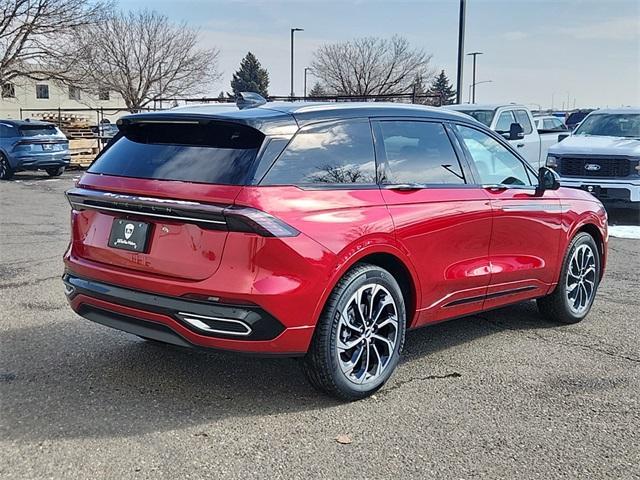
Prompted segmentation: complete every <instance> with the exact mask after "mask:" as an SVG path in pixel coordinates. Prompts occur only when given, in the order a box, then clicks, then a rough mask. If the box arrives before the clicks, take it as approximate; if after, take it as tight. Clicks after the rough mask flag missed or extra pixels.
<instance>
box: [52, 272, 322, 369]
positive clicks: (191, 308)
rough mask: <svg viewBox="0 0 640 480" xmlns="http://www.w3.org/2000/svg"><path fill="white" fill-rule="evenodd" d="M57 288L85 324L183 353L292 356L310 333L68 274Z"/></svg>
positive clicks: (241, 308) (248, 312) (266, 318)
mask: <svg viewBox="0 0 640 480" xmlns="http://www.w3.org/2000/svg"><path fill="white" fill-rule="evenodd" d="M63 282H64V284H65V293H66V294H67V299H68V301H69V304H70V305H71V308H73V310H74V311H75V312H76V313H78V314H79V315H81V316H83V317H85V318H87V319H88V320H91V321H93V322H96V323H100V324H102V325H106V326H108V327H111V328H115V329H118V330H123V331H125V332H129V333H133V334H135V335H139V336H142V337H147V338H151V339H154V340H158V341H162V342H166V343H171V344H174V345H179V346H183V347H201V348H214V349H220V350H229V351H235V352H244V353H251V354H258V355H273V354H277V355H287V356H294V355H302V354H304V353H305V352H306V349H307V346H308V344H309V341H310V337H311V335H312V334H313V328H312V327H293V328H292V327H290V328H286V327H285V326H284V325H283V324H282V323H281V322H279V321H278V320H277V319H276V318H274V317H273V316H271V315H270V314H269V313H268V312H266V311H264V310H263V309H261V308H260V307H258V306H253V305H227V304H221V303H216V302H208V301H199V300H198V301H196V300H191V299H185V298H181V297H169V296H163V295H157V294H153V293H147V292H141V291H136V290H132V289H128V288H123V287H119V286H115V285H110V284H106V283H102V282H98V281H95V280H89V279H86V278H81V277H79V276H77V275H74V274H72V273H65V275H64V276H63Z"/></svg>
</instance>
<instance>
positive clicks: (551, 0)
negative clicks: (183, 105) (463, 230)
mask: <svg viewBox="0 0 640 480" xmlns="http://www.w3.org/2000/svg"><path fill="white" fill-rule="evenodd" d="M120 5H121V7H122V8H123V9H133V10H135V9H143V8H148V9H152V10H157V11H159V12H161V13H163V14H165V15H167V16H168V17H169V18H170V19H171V20H175V21H184V22H187V24H188V25H189V26H192V27H194V28H197V29H198V30H199V32H200V38H201V41H202V44H203V45H206V46H207V47H216V48H218V49H219V50H220V57H219V69H220V71H221V73H222V76H221V78H220V80H219V81H217V82H215V83H214V84H213V85H212V86H211V92H210V93H211V95H212V96H217V95H218V93H219V92H220V91H221V90H225V91H230V90H231V88H230V85H229V82H230V80H231V75H232V74H233V72H234V71H235V70H237V68H238V66H239V63H240V61H241V60H242V58H243V57H244V55H246V53H247V52H248V51H251V52H253V53H254V54H255V55H256V56H257V57H258V60H259V61H260V62H261V63H262V65H263V67H265V68H267V70H268V71H269V76H270V88H269V93H270V94H271V95H288V93H289V89H290V28H293V27H296V28H303V29H304V31H303V32H298V33H296V37H295V69H294V82H295V92H296V94H298V95H301V94H302V91H303V75H304V74H303V72H304V67H305V66H309V65H310V63H311V61H312V59H313V52H314V50H315V49H317V48H318V47H319V46H321V45H323V44H326V43H334V42H340V41H346V40H350V39H353V38H358V37H366V36H375V37H385V38H389V37H391V36H393V35H401V36H404V37H405V38H407V39H408V40H409V42H410V43H411V44H412V46H414V47H417V48H422V49H424V51H425V52H428V53H430V54H432V55H433V58H432V65H433V67H434V69H436V70H437V71H439V70H441V69H444V70H445V73H446V74H447V75H448V76H449V78H450V79H451V81H452V82H453V83H454V84H455V78H456V63H457V59H456V58H457V57H456V55H457V38H458V7H459V1H458V0H415V1H393V0H386V1H379V0H368V1H367V0H342V1H333V0H332V1H326V0H314V1H309V0H298V1H279V0H271V1H266V0H264V1H258V0H251V1H249V0H237V1H236V0H121V2H120ZM465 51H466V52H472V51H480V52H483V54H482V55H480V56H478V63H477V81H488V80H490V82H488V83H483V84H480V85H477V87H476V101H477V102H478V103H493V102H518V103H523V104H527V105H529V106H530V107H532V108H538V107H542V108H549V107H551V106H553V107H555V108H562V107H563V106H566V105H567V104H568V105H569V106H570V107H573V106H574V104H575V106H576V107H607V106H609V107H614V106H621V105H634V106H638V105H640V0H511V1H508V0H467V17H466V36H465ZM471 73H472V72H471V57H467V58H466V61H465V67H464V81H463V85H464V89H463V98H464V101H465V102H466V101H467V100H468V98H467V97H468V93H469V84H470V83H471V81H472V80H471V78H472V77H471ZM314 81H315V79H314V78H313V77H312V75H311V74H309V77H308V88H309V89H310V88H311V85H312V84H313V83H314ZM552 102H553V104H552Z"/></svg>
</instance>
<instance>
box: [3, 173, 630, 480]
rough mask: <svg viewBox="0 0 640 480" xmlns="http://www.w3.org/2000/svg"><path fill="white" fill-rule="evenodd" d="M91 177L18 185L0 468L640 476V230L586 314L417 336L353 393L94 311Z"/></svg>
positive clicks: (193, 474)
mask: <svg viewBox="0 0 640 480" xmlns="http://www.w3.org/2000/svg"><path fill="white" fill-rule="evenodd" d="M78 175H79V173H78V172H67V173H65V174H64V175H63V176H62V177H60V178H57V179H49V178H48V177H46V175H41V174H39V173H26V174H17V175H16V180H15V181H13V182H3V183H2V184H0V197H1V198H2V210H1V213H0V239H1V242H2V243H1V244H0V407H1V408H0V477H2V478H203V477H206V476H209V477H214V478H215V477H224V478H251V477H260V478H277V477H287V478H319V477H322V478H392V477H395V478H408V477H413V478H447V479H448V478H456V479H467V478H478V477H486V478H571V479H576V478H604V477H610V478H625V479H626V478H640V466H639V465H640V433H639V432H640V408H639V407H638V405H639V400H640V399H639V396H640V395H639V392H640V347H639V345H640V313H638V312H639V310H640V300H639V299H638V292H639V291H640V275H639V274H638V271H639V270H640V255H639V254H640V240H631V239H619V238H612V239H611V242H610V249H609V252H610V257H609V266H608V271H607V273H606V277H605V281H604V283H603V284H602V285H601V288H600V291H599V293H598V297H597V299H596V303H595V306H594V309H593V311H592V312H591V314H590V315H589V316H588V317H587V319H586V320H585V321H583V322H582V323H580V324H577V325H569V326H557V325H554V324H550V323H548V322H545V321H544V320H543V319H542V318H541V317H540V316H539V315H538V313H537V310H536V308H535V304H534V303H533V302H531V303H527V304H523V305H517V306H513V307H509V308H505V309H502V310H498V311H493V312H488V313H485V314H483V315H477V316H472V317H466V318H462V319H459V320H454V321H451V322H448V323H443V324H439V325H436V326H433V327H428V328H424V329H421V330H417V331H413V332H411V333H409V334H408V338H407V342H406V346H405V352H404V360H403V362H402V364H401V365H400V367H399V368H398V370H397V372H396V373H395V374H394V376H393V377H392V378H391V380H390V382H389V383H388V384H387V385H386V386H385V387H384V389H383V390H381V391H380V392H378V393H377V394H376V395H375V396H373V397H372V398H370V399H367V400H364V401H360V402H355V403H351V404H342V403H339V402H336V401H335V400H332V399H329V398H327V397H324V396H321V395H319V394H318V393H316V392H315V391H314V390H313V389H312V388H311V387H310V386H309V385H308V383H307V381H306V379H305V378H304V376H303V375H302V372H301V371H300V368H299V366H298V364H297V362H296V361H295V360H292V359H256V358H250V357H244V356H234V355H230V354H224V353H216V352H212V353H201V352H191V351H184V350H181V349H179V348H171V347H163V346H159V345H156V344H153V343H149V342H145V341H143V340H141V339H138V338H137V337H134V336H131V335H129V334H126V333H122V332H119V331H115V330H110V329H108V328H106V327H102V326H99V325H96V324H92V323H91V322H89V321H87V320H84V319H82V318H80V317H78V316H77V315H75V314H74V313H73V312H72V311H71V310H70V308H68V306H67V303H66V300H65V297H64V294H63V289H62V283H61V281H60V276H61V274H62V260H61V257H62V253H63V251H64V249H65V248H66V246H67V242H68V229H69V206H68V204H67V202H66V200H65V198H64V196H63V191H64V190H66V189H67V188H69V187H70V186H72V185H73V180H74V177H76V176H78ZM612 219H613V221H616V217H612ZM623 220H625V219H624V218H623ZM338 436H345V437H344V439H343V440H345V441H346V443H339V442H337V441H336V437H338ZM349 441H350V443H349Z"/></svg>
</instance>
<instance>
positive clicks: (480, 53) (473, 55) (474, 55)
mask: <svg viewBox="0 0 640 480" xmlns="http://www.w3.org/2000/svg"><path fill="white" fill-rule="evenodd" d="M467 55H471V56H472V57H473V80H472V83H471V85H473V97H472V98H471V103H476V85H477V83H476V57H477V56H478V55H482V52H471V53H467Z"/></svg>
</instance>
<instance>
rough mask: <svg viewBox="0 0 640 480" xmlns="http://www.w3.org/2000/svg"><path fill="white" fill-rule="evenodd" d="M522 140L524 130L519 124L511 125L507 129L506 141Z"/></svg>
mask: <svg viewBox="0 0 640 480" xmlns="http://www.w3.org/2000/svg"><path fill="white" fill-rule="evenodd" d="M523 138H524V129H523V128H522V125H520V124H519V123H512V124H511V126H510V127H509V138H508V140H522V139H523Z"/></svg>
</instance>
